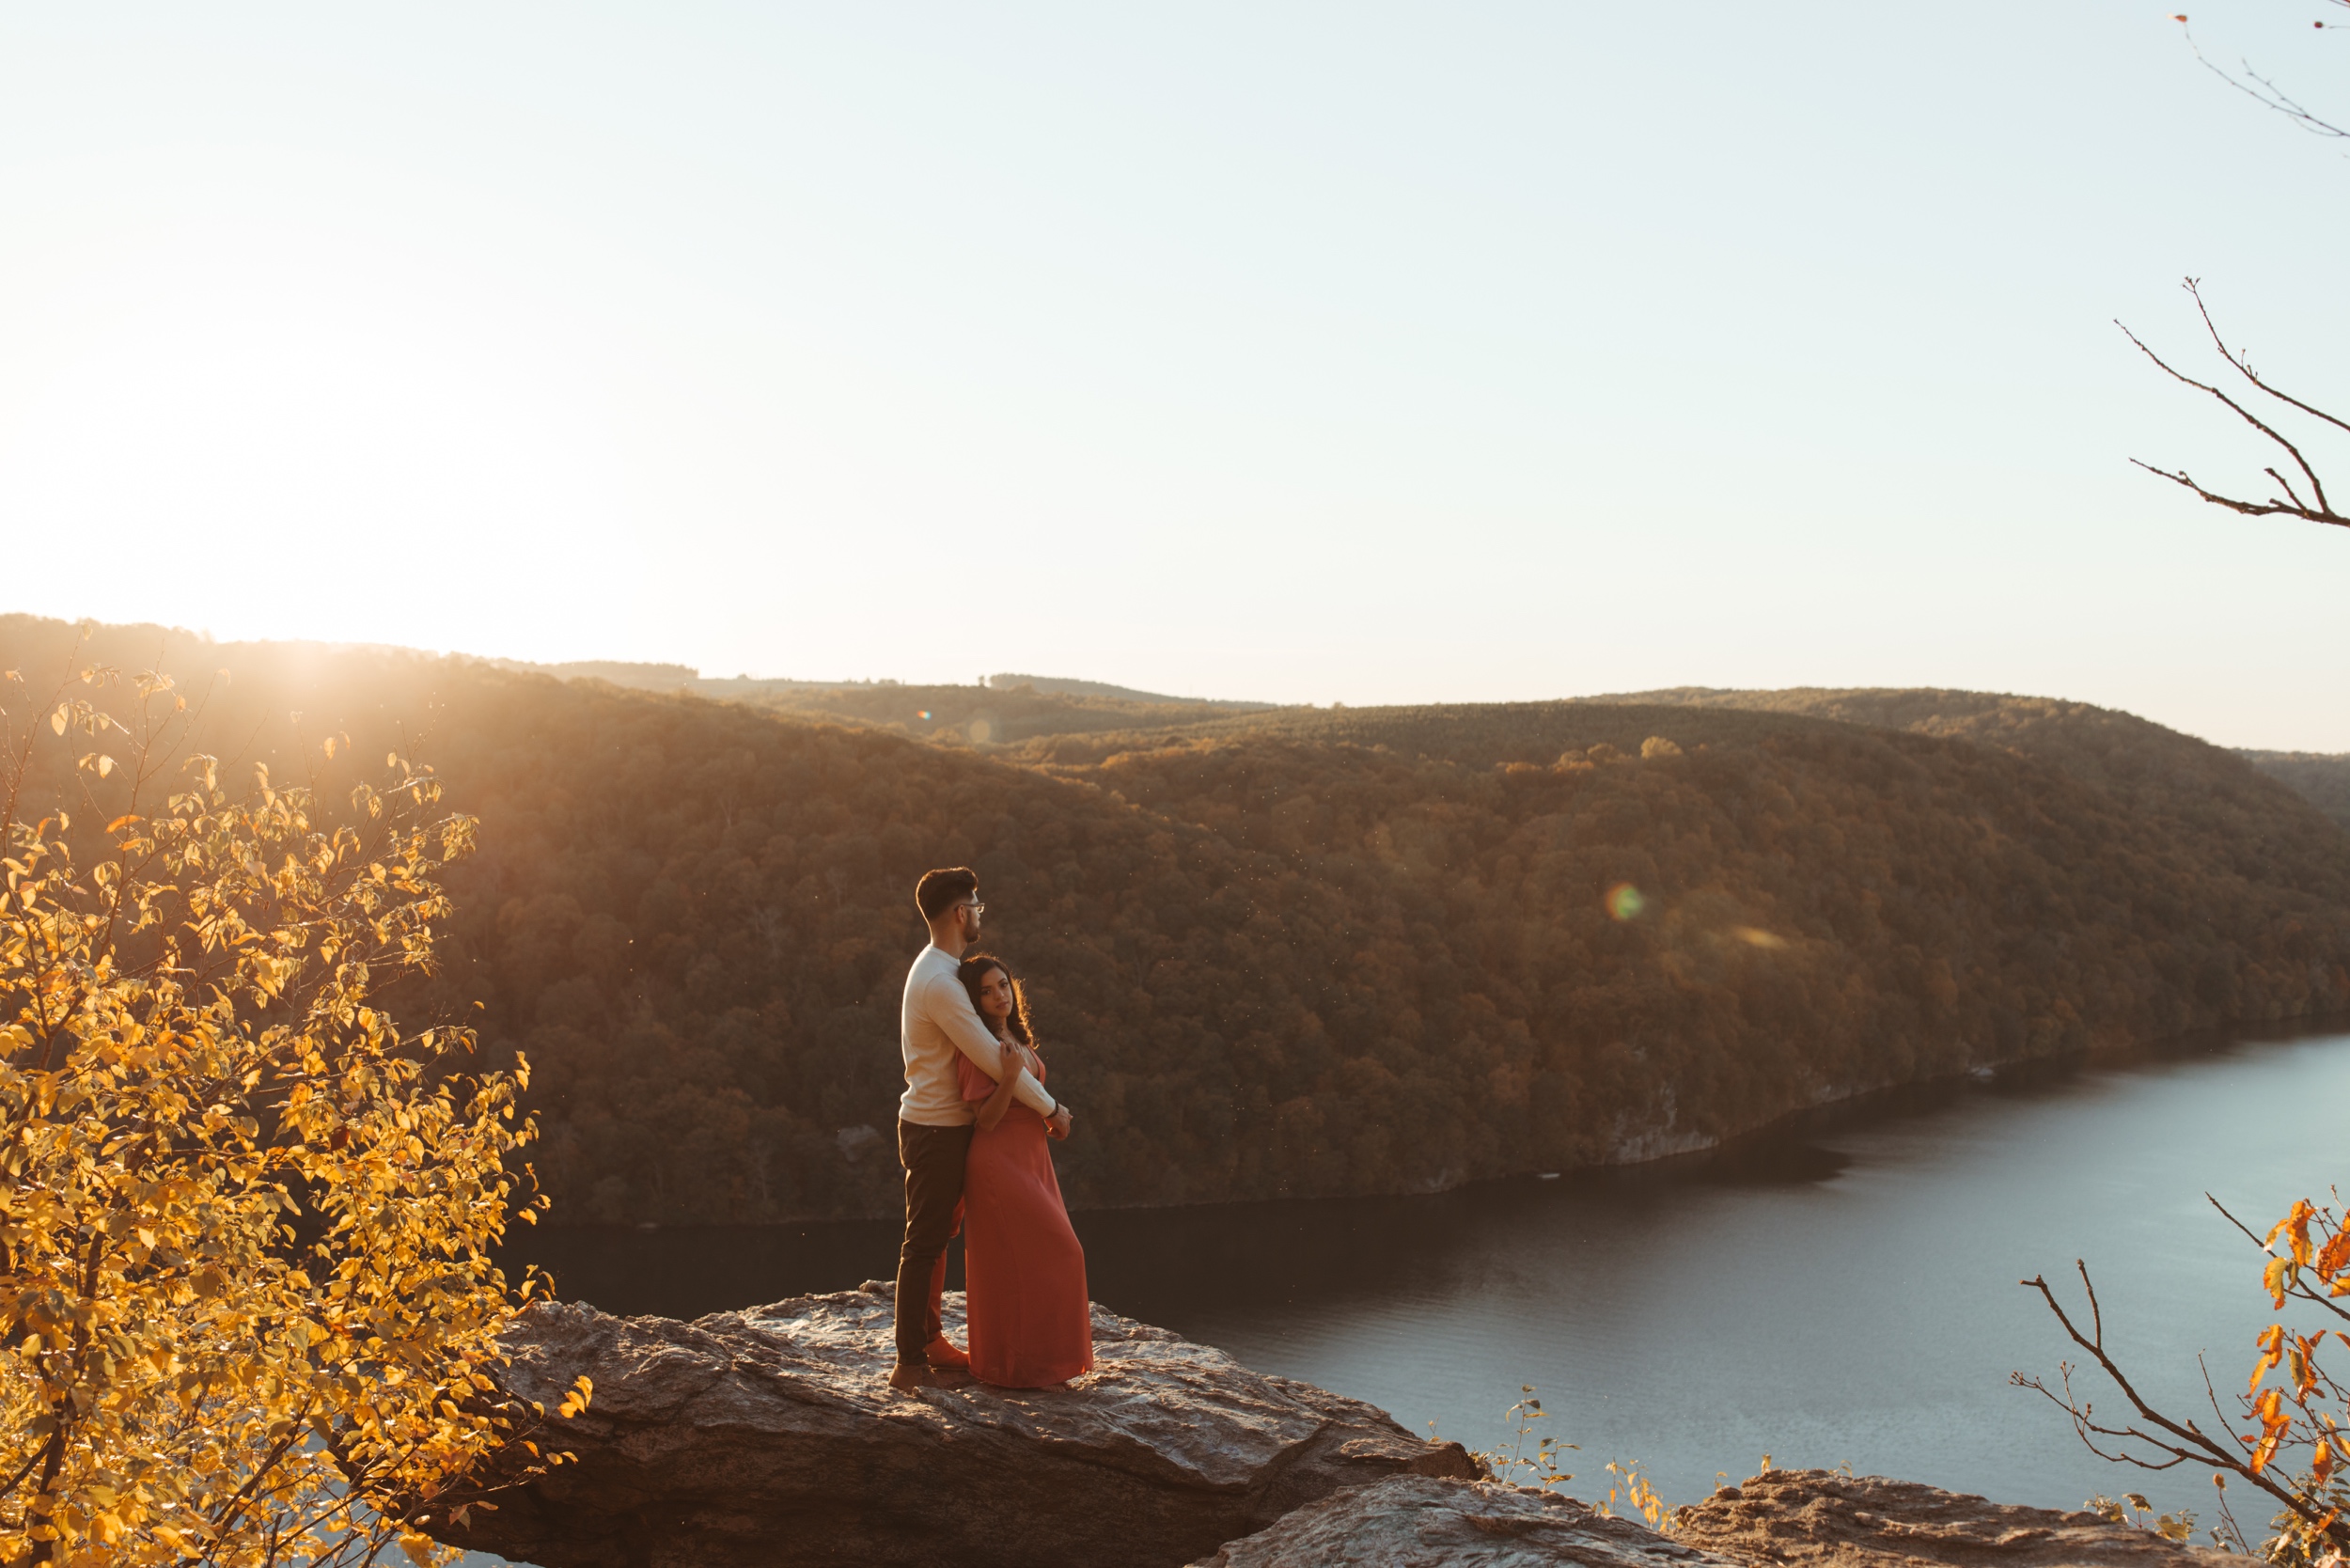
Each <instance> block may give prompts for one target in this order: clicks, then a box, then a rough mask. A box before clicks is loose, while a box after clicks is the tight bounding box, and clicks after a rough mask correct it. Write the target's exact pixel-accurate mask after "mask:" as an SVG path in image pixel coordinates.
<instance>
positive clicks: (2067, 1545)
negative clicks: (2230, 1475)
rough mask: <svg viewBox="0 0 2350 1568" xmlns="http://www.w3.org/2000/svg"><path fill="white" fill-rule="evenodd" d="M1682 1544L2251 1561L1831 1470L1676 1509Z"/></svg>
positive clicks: (1761, 1481) (1913, 1566)
mask: <svg viewBox="0 0 2350 1568" xmlns="http://www.w3.org/2000/svg"><path fill="white" fill-rule="evenodd" d="M1673 1539H1674V1540H1676V1541H1679V1542H1682V1543H1684V1544H1688V1545H1692V1546H1700V1547H1702V1548H1704V1549H1705V1550H1707V1551H1709V1552H1714V1553H1716V1554H1718V1555H1720V1556H1723V1557H1730V1558H1735V1559H1738V1560H1741V1561H1743V1562H1747V1563H1751V1564H1754V1565H1756V1568H1778V1565H1780V1564H1798V1565H1801V1568H1919V1565H1921V1564H1942V1563H1947V1564H1951V1568H1981V1565H1983V1564H1991V1563H1996V1564H1998V1565H1999V1568H2217V1565H2218V1564H2220V1563H2221V1562H2233V1563H2235V1564H2237V1565H2238V1568H2242V1564H2243V1563H2244V1562H2245V1559H2243V1558H2241V1557H2237V1558H2225V1557H2223V1556H2222V1555H2221V1554H2220V1553H2218V1552H2216V1551H2212V1550H2208V1549H2205V1548H2201V1547H2195V1546H2185V1545H2181V1544H2178V1543H2176V1542H2172V1541H2166V1540H2164V1539H2163V1538H2162V1537H2161V1536H2159V1535H2156V1534H2155V1533H2154V1531H2152V1530H2149V1529H2138V1528H2136V1527H2135V1526H2131V1525H2117V1524H2113V1523H2110V1522H2108V1521H2107V1520H2105V1519H2101V1518H2099V1517H2098V1516H2097V1515H2096V1514H2094V1513H2059V1512H2057V1511H2056V1510H2054V1509H2046V1508H2024V1507H2021V1506H2019V1505H2017V1504H2014V1503H1995V1502H1990V1501H1987V1500H1985V1499H1984V1498H1982V1497H1974V1496H1972V1495H1971V1494H1968V1493H1964V1492H1945V1491H1943V1490H1941V1489H1940V1488H1939V1487H1935V1486H1924V1485H1920V1484H1919V1483H1918V1482H1914V1481H1888V1480H1886V1479H1885V1478H1884V1477H1882V1476H1847V1475H1839V1474H1837V1473H1836V1472H1834V1471H1831V1470H1766V1471H1764V1472H1763V1474H1761V1475H1759V1476H1756V1477H1755V1478H1754V1479H1753V1480H1751V1481H1748V1482H1744V1483H1743V1484H1741V1485H1737V1486H1725V1487H1723V1488H1722V1489H1721V1490H1719V1491H1717V1492H1716V1493H1715V1494H1714V1495H1713V1496H1712V1497H1708V1498H1707V1499H1706V1500H1705V1501H1703V1502H1701V1503H1698V1504H1696V1505H1694V1506H1692V1507H1689V1508H1684V1509H1680V1510H1678V1511H1676V1513H1674V1515H1673Z"/></svg>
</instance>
